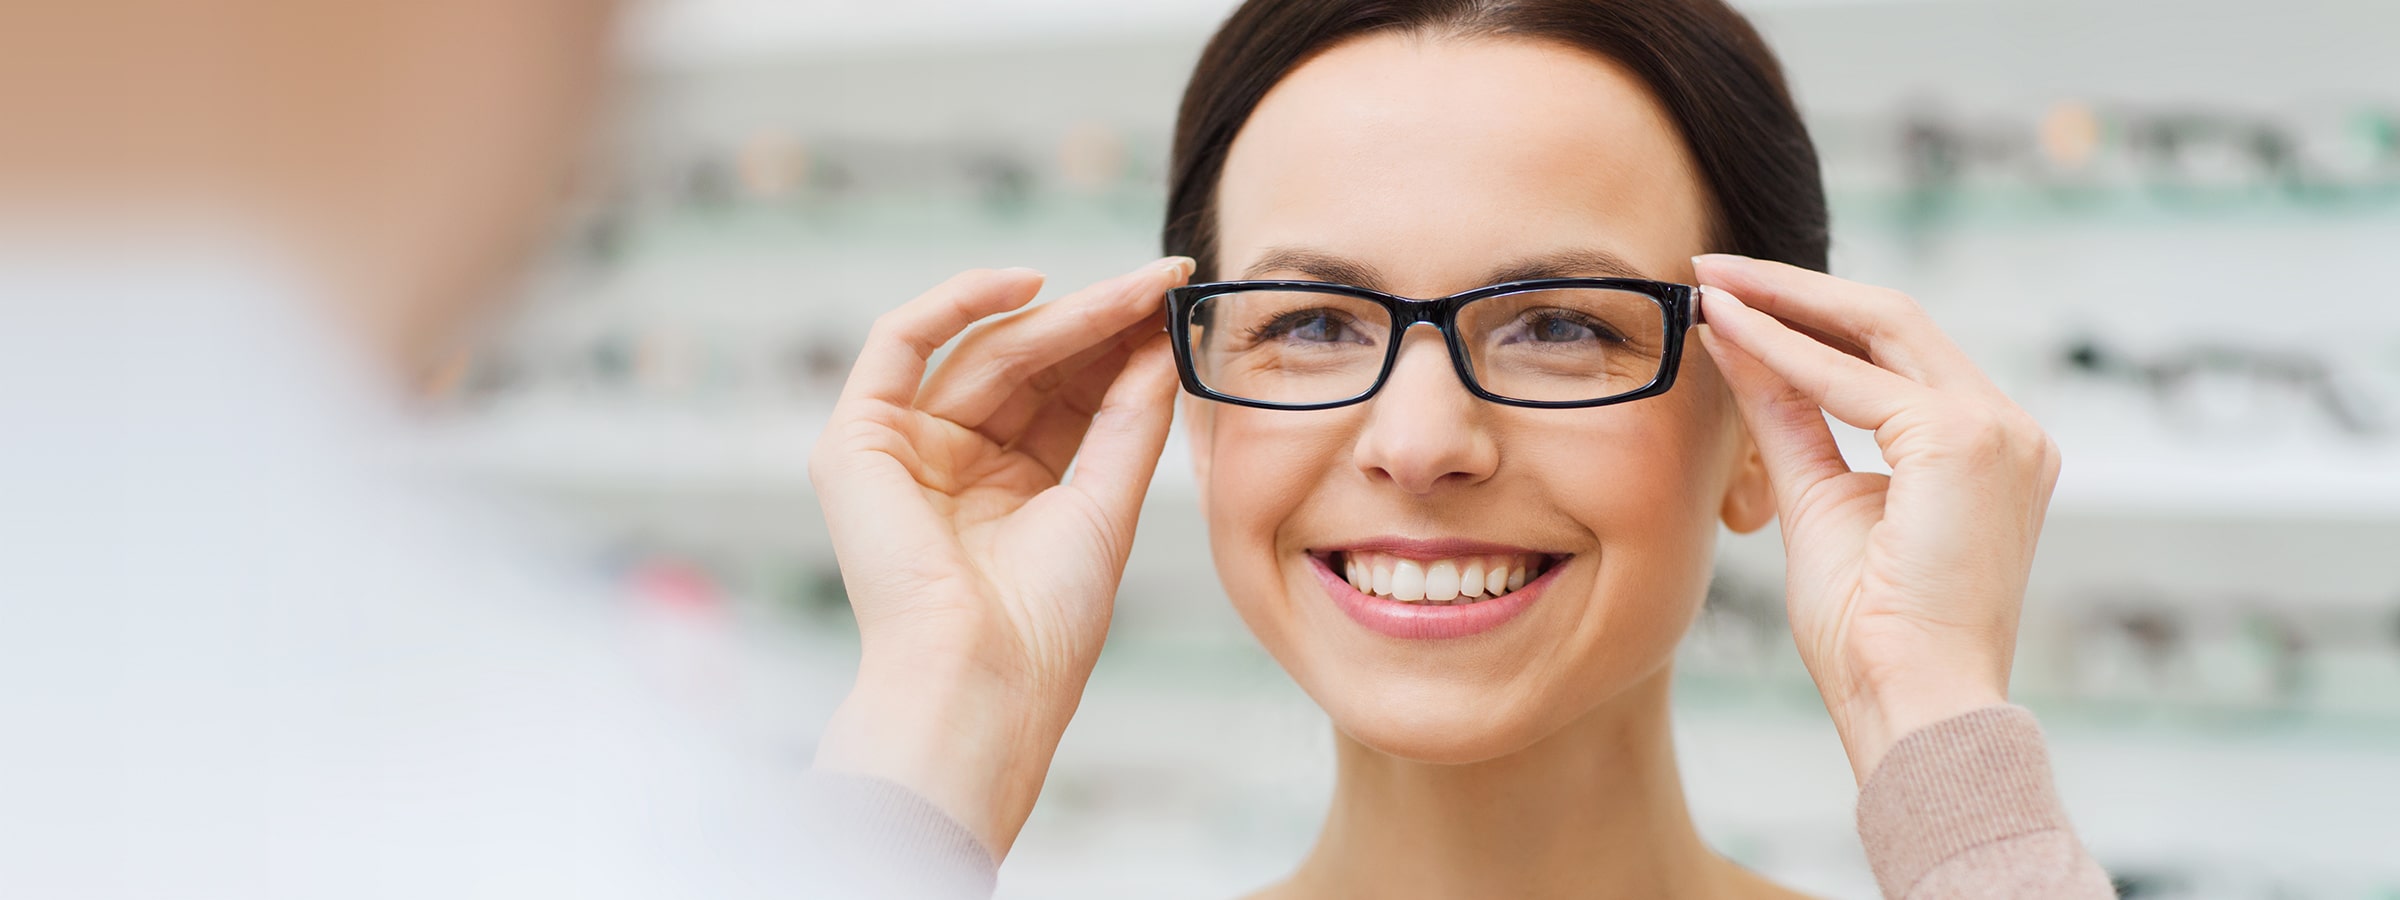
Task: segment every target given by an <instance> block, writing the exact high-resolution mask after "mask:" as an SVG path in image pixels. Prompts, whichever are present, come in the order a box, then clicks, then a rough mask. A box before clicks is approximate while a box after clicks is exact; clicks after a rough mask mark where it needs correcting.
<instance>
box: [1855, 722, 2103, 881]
mask: <svg viewBox="0 0 2400 900" xmlns="http://www.w3.org/2000/svg"><path fill="white" fill-rule="evenodd" d="M1858 836H1859V840H1860V841H1861V842H1862V843H1864V844H1865V845H1866V849H1867V863H1868V864H1869V865H1870V866H1872V867H1873V868H1874V870H1875V880H1876V882H1877V883H1879V884H1881V885H1882V886H1883V895H1884V896H1885V897H1888V898H1893V900H1986V898H1989V900H2000V898H2011V900H2014V898H2036V897H2038V898H2044V900H2085V898H2089V900H2109V898H2114V897H2116V896H2117V892H2116V889H2115V888H2114V887H2113V886H2112V885H2110V883H2109V880H2108V874H2107V873H2106V872H2103V871H2101V869H2100V866H2099V864H2097V863H2095V862H2093V861H2092V857H2091V855H2090V854H2088V853H2086V852H2084V849H2083V844H2082V843H2081V842H2080V841H2077V840H2076V838H2075V829H2074V827H2073V826H2072V825H2070V824H2068V822H2067V812H2066V809H2065V807H2063V806H2061V805H2060V804H2059V801H2058V791H2057V789H2056V788H2055V787H2053V785H2052V784H2051V776H2050V755H2049V752H2048V750H2046V749H2045V748H2044V746H2043V744H2042V729H2041V726H2040V725H2038V724H2036V723H2035V722H2034V719H2033V714H2032V713H2030V712H2027V711H2026V710H2025V709H2024V708H2023V707H2020V706H1989V707H1985V708H1983V709H1978V710H1975V711H1973V712H1968V713H1964V714H1961V715H1957V716H1953V717H1951V718H1948V719H1944V720H1942V721H1940V722H1936V723H1934V724H1932V725H1928V726H1925V727H1923V728H1920V729H1918V730H1916V731H1915V732H1913V733H1911V734H1909V735H1908V736H1906V737H1904V738H1901V740H1900V742H1899V743H1898V744H1895V745H1893V747H1892V749H1891V752H1890V753H1888V754H1886V755H1885V756H1884V758H1883V762H1882V763H1881V764H1879V765H1877V766H1876V769H1875V773H1874V774H1873V775H1871V776H1868V778H1867V784H1866V786H1865V787H1864V788H1861V789H1860V790H1859V793H1858Z"/></svg>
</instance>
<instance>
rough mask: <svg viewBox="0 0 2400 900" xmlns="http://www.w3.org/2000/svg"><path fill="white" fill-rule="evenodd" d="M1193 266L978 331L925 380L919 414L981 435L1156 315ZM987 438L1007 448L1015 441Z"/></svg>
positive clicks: (1152, 272)
mask: <svg viewBox="0 0 2400 900" xmlns="http://www.w3.org/2000/svg"><path fill="white" fill-rule="evenodd" d="M1191 266H1192V261H1191V260H1189V259H1186V258H1183V257H1170V258H1168V259H1163V260H1160V261H1158V262H1155V263H1151V264H1149V265H1146V266H1143V267H1141V268H1140V269H1137V270H1135V271H1133V272H1130V273H1127V274H1125V275H1120V276H1118V277H1116V278H1112V279H1109V280H1107V281H1103V282H1100V283H1099V284H1095V285H1092V286H1091V287H1088V288H1084V289H1083V290H1080V291H1077V292H1075V293H1074V294H1072V295H1069V296H1067V297H1065V298H1063V299H1060V300H1058V301H1056V302H1052V303H1046V304H1043V305H1042V306H1040V307H1037V308H1035V309H1033V310H1030V311H1027V312H1026V313H1024V314H1023V315H1018V316H1013V317H1010V318H1009V319H1008V320H1006V321H1003V322H998V323H995V324H993V325H990V326H987V327H984V328H979V329H976V331H975V332H974V333H972V334H969V335H967V338H966V340H964V341H961V342H959V345H958V348H957V349H955V350H953V351H951V353H950V357H949V358H948V359H946V360H944V361H943V362H942V366H941V368H940V369H939V370H937V371H935V372H934V373H933V377H932V378H931V379H929V380H928V381H927V382H926V384H925V389H924V390H923V391H921V392H919V393H918V395H917V397H918V402H917V405H918V408H920V409H923V410H924V411H926V412H928V413H931V414H933V415H936V416H940V417H942V418H945V419H948V420H950V421H953V422H956V423H958V424H960V425H964V426H967V427H969V428H975V429H978V430H981V428H982V426H983V425H984V423H985V422H986V421H987V420H989V419H990V418H991V415H992V413H993V412H994V411H996V410H998V409H999V408H1000V407H1001V406H1002V405H1003V404H1005V403H1006V402H1007V401H1008V399H1009V397H1010V395H1012V394H1015V393H1016V392H1017V390H1018V389H1019V388H1022V387H1025V386H1027V385H1029V384H1047V385H1049V386H1051V387H1055V386H1056V385H1057V384H1058V383H1059V382H1060V381H1061V380H1063V378H1062V377H1061V376H1059V375H1057V374H1055V373H1052V374H1046V373H1050V370H1051V369H1053V368H1054V367H1058V366H1059V365H1060V364H1062V363H1066V362H1068V361H1070V360H1072V359H1074V358H1075V357H1076V356H1077V355H1078V354H1082V353H1085V352H1086V351H1090V350H1093V349H1094V348H1097V347H1100V346H1101V345H1102V344H1103V343H1104V342H1106V341H1108V340H1109V339H1110V338H1112V337H1114V336H1115V335H1116V334H1117V333H1118V332H1120V331H1123V330H1125V329H1126V328H1127V327H1128V326H1131V325H1133V324H1134V323H1136V322H1140V321H1141V320H1143V319H1145V318H1148V317H1150V316H1152V315H1155V314H1157V313H1158V311H1159V309H1160V308H1161V306H1162V303H1163V298H1164V296H1165V294H1166V291H1167V289H1168V288H1170V287H1174V286H1175V285H1178V284H1182V283H1183V280H1184V279H1185V278H1187V277H1189V276H1190V274H1191ZM1102 352H1106V351H1105V350H1102ZM988 436H990V437H991V438H992V439H993V440H995V441H997V442H999V443H1003V444H1005V443H1008V442H1009V440H1011V439H1012V438H1014V437H1015V435H1012V434H990V435H988Z"/></svg>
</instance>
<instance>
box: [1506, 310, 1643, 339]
mask: <svg viewBox="0 0 2400 900" xmlns="http://www.w3.org/2000/svg"><path fill="white" fill-rule="evenodd" d="M1518 322H1519V325H1520V327H1521V328H1522V329H1523V330H1522V331H1520V332H1519V335H1520V336H1519V337H1516V338H1513V339H1511V340H1508V341H1506V342H1505V343H1516V342H1517V341H1519V340H1524V341H1532V342H1534V343H1539V344H1577V343H1582V342H1584V341H1599V342H1601V343H1608V344H1622V343H1624V342H1625V338H1624V336H1622V335H1619V334H1618V333H1617V332H1616V329H1613V328H1610V327H1608V326H1607V325H1604V324H1602V323H1601V322H1600V321H1599V320H1596V319H1593V318H1592V317H1590V316H1586V315H1582V314H1579V313H1575V312H1572V311H1569V310H1563V309H1541V310H1529V311H1527V313H1526V314H1525V317H1524V318H1522V319H1519V320H1518Z"/></svg>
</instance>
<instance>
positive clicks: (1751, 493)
mask: <svg viewBox="0 0 2400 900" xmlns="http://www.w3.org/2000/svg"><path fill="white" fill-rule="evenodd" d="M1735 433H1736V434H1737V435H1739V439H1740V441H1741V446H1739V447H1738V448H1736V449H1735V454H1736V455H1735V456H1734V460H1733V477H1731V478H1728V479H1726V480H1725V498H1724V500H1723V502H1722V504H1721V505H1720V507H1719V508H1718V511H1717V514H1718V516H1719V517H1721V518H1723V519H1724V521H1725V527H1727V528H1731V529H1733V531H1734V532H1735V533H1736V534H1749V533H1750V532H1753V531H1757V530H1759V529H1761V528H1764V527H1766V525H1767V523H1768V522H1771V521H1774V519H1775V483H1774V481H1773V480H1771V479H1769V478H1768V477H1767V461H1766V457H1764V456H1762V455H1760V454H1759V452H1758V442H1757V441H1754V440H1751V439H1750V430H1749V429H1747V428H1741V427H1739V426H1738V425H1737V426H1736V428H1735Z"/></svg>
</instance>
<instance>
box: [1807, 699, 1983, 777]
mask: <svg viewBox="0 0 2400 900" xmlns="http://www.w3.org/2000/svg"><path fill="white" fill-rule="evenodd" d="M2007 702H2008V692H2007V689H2006V687H2005V686H2004V685H1997V684H1988V683H1985V682H1984V680H1983V679H1978V678H1971V677H1951V678H1928V677H1921V676H1920V677H1917V678H1912V679H1908V680H1907V681H1906V683H1896V684H1882V685H1868V686H1863V687H1861V689H1859V690H1858V691H1856V692H1853V693H1852V694H1851V695H1850V697H1849V698H1848V699H1847V700H1846V701H1844V702H1842V703H1840V704H1838V705H1836V706H1834V707H1832V708H1831V709H1830V711H1831V712H1832V714H1833V721H1834V727H1835V729H1836V730H1838V731H1839V732H1840V733H1841V737H1842V747H1843V749H1844V750H1845V751H1847V752H1848V754H1849V756H1850V770H1851V773H1852V774H1853V775H1855V776H1856V777H1857V779H1858V783H1859V784H1860V785H1862V786H1863V785H1865V784H1866V783H1867V778H1868V777H1869V776H1871V775H1873V774H1874V773H1875V767H1876V766H1878V765H1880V764H1881V763H1882V762H1883V757H1884V756H1885V755H1886V754H1888V753H1889V752H1891V749H1892V747H1893V746H1894V745H1896V744H1898V743H1899V742H1900V741H1901V740H1902V739H1903V738H1906V737H1908V736H1909V735H1910V734H1912V733H1914V732H1916V731H1917V730H1918V729H1921V728H1924V727H1925V726H1927V725H1932V724H1934V723H1936V722H1940V721H1942V720H1944V719H1948V718H1951V717H1953V716H1958V715H1963V714H1965V713H1969V712H1973V711H1975V710H1978V709H1982V708H1984V707H1987V706H1995V705H1999V704H2004V703H2007Z"/></svg>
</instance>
